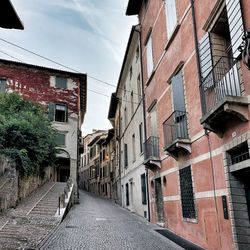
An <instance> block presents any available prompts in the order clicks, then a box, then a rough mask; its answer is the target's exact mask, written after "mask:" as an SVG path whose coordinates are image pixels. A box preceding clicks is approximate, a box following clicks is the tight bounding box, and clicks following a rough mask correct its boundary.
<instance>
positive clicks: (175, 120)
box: [163, 110, 189, 147]
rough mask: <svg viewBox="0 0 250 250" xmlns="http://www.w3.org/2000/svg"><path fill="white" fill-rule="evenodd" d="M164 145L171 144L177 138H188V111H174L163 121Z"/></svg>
mask: <svg viewBox="0 0 250 250" xmlns="http://www.w3.org/2000/svg"><path fill="white" fill-rule="evenodd" d="M163 133H164V145H165V147H167V146H169V145H171V144H172V143H173V142H174V141H176V140H177V139H188V138H189V137H188V129H187V113H186V112H184V111H178V110H176V111H174V112H173V113H172V114H171V115H170V116H169V117H168V119H167V120H166V121H165V122H164V123H163Z"/></svg>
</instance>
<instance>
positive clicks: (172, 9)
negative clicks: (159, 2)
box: [165, 0, 178, 39]
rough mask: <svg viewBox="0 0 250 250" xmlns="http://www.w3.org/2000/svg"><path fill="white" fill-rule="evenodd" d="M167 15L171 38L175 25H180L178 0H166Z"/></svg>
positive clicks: (167, 26)
mask: <svg viewBox="0 0 250 250" xmlns="http://www.w3.org/2000/svg"><path fill="white" fill-rule="evenodd" d="M173 14H174V16H173ZM165 15H166V28H167V35H168V39H169V38H170V37H171V36H172V34H173V33H174V30H175V27H176V26H177V25H178V17H177V8H176V0H165Z"/></svg>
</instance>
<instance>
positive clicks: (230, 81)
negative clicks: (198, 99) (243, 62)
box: [200, 57, 248, 137]
mask: <svg viewBox="0 0 250 250" xmlns="http://www.w3.org/2000/svg"><path fill="white" fill-rule="evenodd" d="M241 84H242V81H241V78H240V69H239V65H238V63H237V62H236V61H233V60H232V59H230V58H226V57H222V58H220V60H219V61H218V62H217V63H216V64H215V66H214V67H213V69H212V70H211V72H210V73H209V74H208V75H207V76H206V78H204V79H203V81H202V84H201V95H202V111H203V117H202V118H201V120H200V122H201V124H202V125H203V127H204V128H205V129H208V130H210V131H213V132H215V133H216V134H217V135H218V136H220V137H222V136H223V134H224V132H225V129H226V125H227V123H228V121H232V119H236V120H238V121H248V100H247V97H243V96H242V86H241Z"/></svg>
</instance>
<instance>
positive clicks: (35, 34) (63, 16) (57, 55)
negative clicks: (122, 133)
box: [0, 0, 137, 135]
mask: <svg viewBox="0 0 250 250" xmlns="http://www.w3.org/2000/svg"><path fill="white" fill-rule="evenodd" d="M11 2H12V4H13V6H14V7H15V9H16V12H17V13H18V15H19V17H20V19H21V21H22V22H23V24H24V30H23V31H21V30H14V29H11V30H8V29H1V33H0V39H4V40H6V41H8V42H11V43H14V44H16V45H19V46H21V47H24V48H26V49H28V50H31V51H33V52H35V53H38V54H40V55H42V56H45V57H48V58H50V59H52V60H54V61H57V62H59V63H61V64H63V65H66V66H68V67H70V68H72V69H74V70H77V71H80V72H82V73H87V74H88V75H89V76H92V77H95V78H98V79H100V80H102V81H105V82H108V83H110V84H112V85H115V86H116V85H117V82H118V78H119V74H120V69H121V65H122V61H123V57H124V53H125V49H126V45H127V41H128V37H129V33H130V30H131V27H132V25H134V24H137V18H136V17H129V16H126V15H125V11H126V7H127V2H128V0H105V1H100V0H52V1H47V0H11ZM10 56H11V57H10ZM0 58H4V59H8V60H15V61H17V60H21V61H22V62H25V63H30V64H36V65H42V66H45V67H52V68H58V69H63V70H66V71H68V69H66V68H63V67H60V66H58V65H56V64H53V63H51V62H49V61H47V60H44V59H42V58H40V57H37V56H34V55H32V54H30V53H27V52H25V51H23V50H21V49H19V48H17V47H15V46H12V45H10V44H8V43H6V42H4V41H2V40H0ZM88 89H89V90H88V93H87V99H88V101H87V113H86V116H85V121H84V124H83V127H82V131H83V135H86V134H87V133H91V132H92V129H108V128H111V124H110V122H109V121H108V119H107V116H108V109H109V103H110V98H109V97H110V96H111V93H112V92H115V90H116V88H115V87H112V86H108V85H105V84H104V83H101V82H98V81H96V80H94V79H92V78H90V77H88ZM91 90H93V91H96V92H100V93H102V94H103V95H98V94H96V93H93V92H91ZM104 95H106V96H104ZM107 96H108V97H107Z"/></svg>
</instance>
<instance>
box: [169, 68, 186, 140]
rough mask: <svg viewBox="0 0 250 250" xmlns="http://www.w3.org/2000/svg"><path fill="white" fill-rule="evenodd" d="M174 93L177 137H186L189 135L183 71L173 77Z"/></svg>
mask: <svg viewBox="0 0 250 250" xmlns="http://www.w3.org/2000/svg"><path fill="white" fill-rule="evenodd" d="M171 84H172V93H173V107H174V112H175V117H174V123H175V125H176V126H175V128H176V129H175V133H176V135H175V137H176V138H185V137H186V135H187V119H186V108H185V97H184V87H183V77H182V72H181V71H179V73H177V74H176V75H175V76H174V77H173V78H172V83H171Z"/></svg>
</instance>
